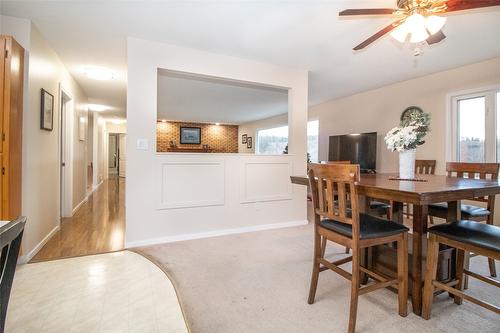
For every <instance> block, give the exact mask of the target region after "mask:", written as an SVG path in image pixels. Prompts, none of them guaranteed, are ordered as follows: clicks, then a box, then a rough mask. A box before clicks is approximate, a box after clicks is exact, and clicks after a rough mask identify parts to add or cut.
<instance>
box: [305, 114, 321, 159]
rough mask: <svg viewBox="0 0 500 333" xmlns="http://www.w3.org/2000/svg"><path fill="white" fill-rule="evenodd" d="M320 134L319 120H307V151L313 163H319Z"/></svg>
mask: <svg viewBox="0 0 500 333" xmlns="http://www.w3.org/2000/svg"><path fill="white" fill-rule="evenodd" d="M318 136H319V120H311V121H309V122H307V152H308V153H309V160H310V161H311V162H313V163H318V160H319V153H318V145H319V144H318Z"/></svg>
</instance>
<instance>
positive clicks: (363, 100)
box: [309, 58, 500, 174]
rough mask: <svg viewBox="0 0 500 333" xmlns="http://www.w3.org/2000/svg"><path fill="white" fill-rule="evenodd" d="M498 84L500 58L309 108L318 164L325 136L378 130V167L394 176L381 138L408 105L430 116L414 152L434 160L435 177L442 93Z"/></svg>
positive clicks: (442, 153)
mask: <svg viewBox="0 0 500 333" xmlns="http://www.w3.org/2000/svg"><path fill="white" fill-rule="evenodd" d="M497 84H500V58H495V59H491V60H489V61H484V62H480V63H477V64H472V65H468V66H464V67H460V68H457V69H453V70H448V71H444V72H440V73H435V74H432V75H427V76H424V77H420V78H417V79H413V80H409V81H404V82H400V83H396V84H393V85H389V86H385V87H382V88H379V89H374V90H370V91H367V92H363V93H360V94H356V95H353V96H349V97H345V98H340V99H337V100H332V101H328V102H325V103H322V104H319V105H316V106H313V107H310V108H309V118H310V119H319V136H320V138H319V139H320V143H319V155H320V160H327V159H328V137H329V136H330V135H338V134H348V133H361V132H374V131H376V132H378V134H379V136H378V149H377V169H378V171H379V172H395V171H397V168H398V155H397V153H393V152H391V151H389V150H387V148H386V146H385V143H384V140H383V139H384V136H385V134H386V133H387V131H389V130H390V129H391V128H392V127H394V126H397V125H398V124H399V117H400V115H401V113H402V112H403V110H404V109H405V108H406V107H408V106H412V105H416V106H419V107H421V108H422V109H423V110H424V111H425V112H428V113H430V114H431V132H430V133H429V134H428V135H427V137H426V138H425V140H426V143H425V144H424V145H423V146H421V147H419V148H418V149H417V158H420V159H435V160H437V171H436V172H437V173H440V174H443V173H444V170H445V163H446V142H447V140H448V139H449V138H448V137H447V130H446V128H447V121H448V118H447V117H449V116H447V100H448V98H447V94H449V93H451V92H455V91H461V90H465V89H472V88H481V87H486V86H490V85H497Z"/></svg>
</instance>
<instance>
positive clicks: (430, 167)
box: [415, 160, 436, 175]
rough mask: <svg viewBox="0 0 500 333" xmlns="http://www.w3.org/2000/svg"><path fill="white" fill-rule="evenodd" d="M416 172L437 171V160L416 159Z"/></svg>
mask: <svg viewBox="0 0 500 333" xmlns="http://www.w3.org/2000/svg"><path fill="white" fill-rule="evenodd" d="M415 173H417V174H419V175H433V174H435V173H436V160H415Z"/></svg>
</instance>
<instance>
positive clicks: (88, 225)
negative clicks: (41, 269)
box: [31, 177, 125, 262]
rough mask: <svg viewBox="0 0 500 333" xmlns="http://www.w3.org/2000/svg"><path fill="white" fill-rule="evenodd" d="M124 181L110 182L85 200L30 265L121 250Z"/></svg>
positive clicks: (65, 220) (123, 225) (123, 224)
mask: <svg viewBox="0 0 500 333" xmlns="http://www.w3.org/2000/svg"><path fill="white" fill-rule="evenodd" d="M124 238H125V179H124V178H118V177H114V178H110V179H109V180H106V181H104V183H103V184H102V185H101V186H100V187H99V188H98V189H97V190H96V191H95V192H94V193H93V194H92V195H91V196H90V197H89V200H88V202H86V203H85V204H83V205H82V206H81V207H80V208H79V209H78V211H77V212H76V213H75V215H73V217H71V218H64V219H63V220H62V223H61V229H60V230H59V231H58V232H57V233H56V234H55V235H54V236H53V237H52V238H51V239H50V240H49V241H48V242H47V244H45V246H44V247H43V248H42V250H40V252H38V253H37V254H36V256H35V257H34V258H33V259H32V260H31V262H38V261H46V260H53V259H60V258H67V257H76V256H82V255H89V254H96V253H105V252H112V251H119V250H123V248H124Z"/></svg>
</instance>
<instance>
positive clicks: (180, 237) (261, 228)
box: [125, 220, 309, 249]
mask: <svg viewBox="0 0 500 333" xmlns="http://www.w3.org/2000/svg"><path fill="white" fill-rule="evenodd" d="M308 223H309V221H307V220H302V221H289V222H282V223H272V224H264V225H255V226H248V227H242V228H234V229H224V230H214V231H206V232H199V233H194V234H184V235H176V236H167V237H159V238H151V239H145V240H140V241H132V242H126V243H125V249H130V248H134V247H140V246H148V245H155V244H163V243H173V242H181V241H187V240H193V239H201V238H210V237H219V236H227V235H233V234H243V233H247V232H255V231H264V230H272V229H281V228H290V227H298V226H302V225H307V224H308Z"/></svg>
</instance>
